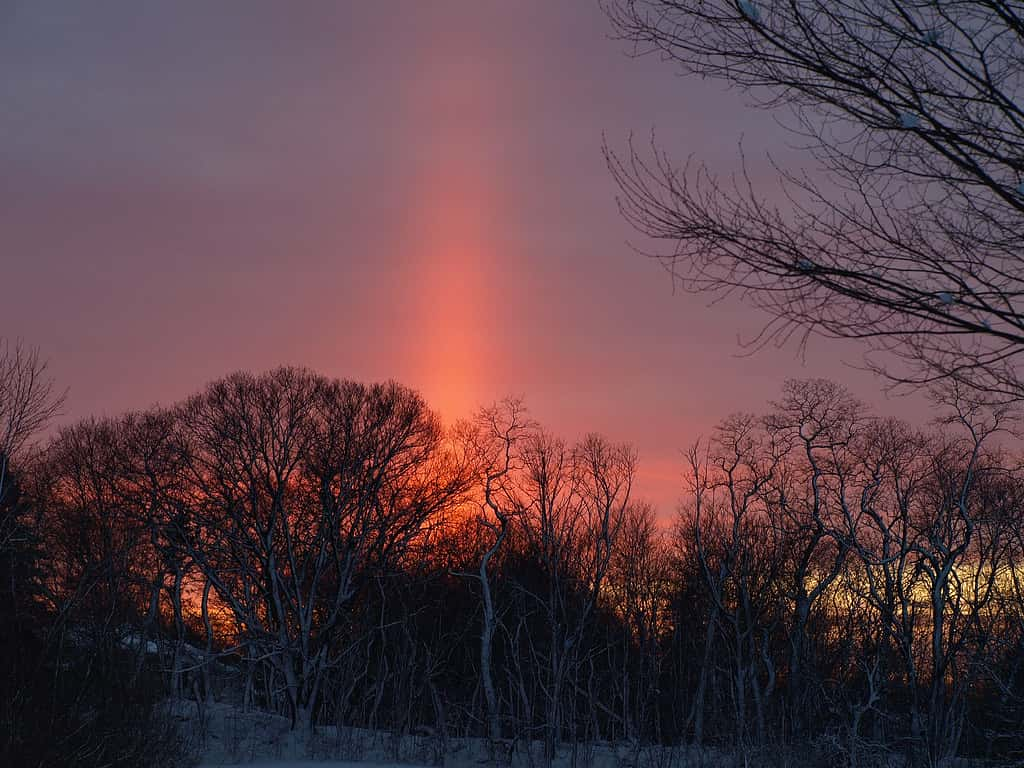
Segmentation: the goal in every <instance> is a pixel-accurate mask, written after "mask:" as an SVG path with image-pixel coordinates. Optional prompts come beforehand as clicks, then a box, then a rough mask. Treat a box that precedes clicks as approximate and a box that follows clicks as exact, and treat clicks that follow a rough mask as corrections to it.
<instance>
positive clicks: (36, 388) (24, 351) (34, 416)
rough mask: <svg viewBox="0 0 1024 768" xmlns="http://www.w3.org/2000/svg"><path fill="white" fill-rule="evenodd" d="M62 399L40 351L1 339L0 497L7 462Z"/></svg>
mask: <svg viewBox="0 0 1024 768" xmlns="http://www.w3.org/2000/svg"><path fill="white" fill-rule="evenodd" d="M63 402H64V394H63V393H60V392H58V391H57V390H56V389H55V388H54V383H53V379H52V378H51V377H50V376H49V373H48V372H47V363H46V361H45V360H42V359H41V358H40V357H39V350H38V349H35V348H29V347H25V346H24V345H23V344H22V343H21V342H14V343H13V344H12V343H11V342H10V341H8V340H7V339H3V338H0V499H2V498H3V494H4V485H5V481H6V479H7V472H8V465H9V463H10V461H11V460H12V459H13V458H14V457H15V456H16V455H17V453H18V452H19V451H20V450H21V449H22V448H23V447H24V445H25V443H26V442H27V441H28V440H29V439H30V438H31V437H32V436H33V435H35V434H37V433H39V432H40V431H41V430H42V429H43V428H44V427H45V426H46V425H47V423H48V422H49V421H50V420H51V419H52V418H53V417H54V416H55V415H57V413H58V411H59V410H60V407H61V405H62V404H63ZM0 544H2V539H0Z"/></svg>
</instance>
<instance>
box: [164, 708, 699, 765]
mask: <svg viewBox="0 0 1024 768" xmlns="http://www.w3.org/2000/svg"><path fill="white" fill-rule="evenodd" d="M176 710H177V711H175V712H174V715H175V716H176V717H177V718H179V719H180V721H181V723H182V725H183V729H184V731H185V732H186V733H187V734H189V737H190V739H191V740H192V743H193V747H194V749H195V751H196V752H197V753H198V754H199V755H200V763H199V765H200V767H201V768H215V767H220V766H235V765H246V766H254V767H257V768H325V766H347V767H351V768H416V767H418V768H436V767H437V766H444V768H480V766H483V765H488V764H490V765H495V764H497V765H501V766H504V767H505V768H539V766H541V765H543V764H544V761H543V759H542V755H541V753H542V747H541V744H540V743H539V742H536V743H534V744H533V745H532V748H531V750H530V753H531V754H528V753H527V749H526V745H525V744H519V745H518V746H517V749H516V750H515V751H514V752H513V754H512V755H511V756H509V755H508V754H505V755H502V756H500V757H499V758H498V759H497V760H495V759H492V758H491V756H490V755H489V754H488V750H487V745H486V743H485V742H484V741H483V740H482V739H453V740H451V741H450V742H449V744H448V749H447V752H444V751H443V750H442V748H441V743H440V740H439V739H438V738H436V737H435V736H432V735H405V736H401V737H399V736H395V735H392V734H389V733H383V732H373V731H367V730H364V729H358V728H342V729H340V730H339V729H336V728H334V727H318V728H317V729H316V732H315V733H313V734H311V735H309V736H302V735H300V734H298V733H295V732H293V731H291V730H290V728H289V723H288V720H287V719H286V718H283V717H278V716H275V715H271V714H267V713H262V712H250V713H244V712H242V711H241V710H240V709H238V708H237V707H234V706H231V705H228V704H212V705H209V706H208V707H207V708H206V712H205V713H204V715H203V717H201V718H200V717H199V715H198V713H197V712H196V710H195V706H194V704H184V705H180V706H179V707H177V708H176ZM507 746H508V745H506V747H505V749H506V751H507ZM706 757H707V756H706V755H695V754H692V753H691V754H687V753H686V751H685V750H680V749H662V748H631V747H630V746H629V745H618V746H613V745H607V744H603V745H587V746H579V747H576V748H575V749H574V748H571V747H568V746H563V747H562V748H561V749H560V750H559V753H558V756H557V758H556V760H555V761H554V767H555V768H685V767H687V766H707V765H711V763H709V762H707V761H706ZM702 758H705V759H702Z"/></svg>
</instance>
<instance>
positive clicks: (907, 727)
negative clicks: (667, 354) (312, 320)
mask: <svg viewBox="0 0 1024 768" xmlns="http://www.w3.org/2000/svg"><path fill="white" fill-rule="evenodd" d="M940 405H941V406H942V407H943V408H944V409H945V411H946V412H947V414H948V420H947V423H945V424H943V425H942V427H941V428H940V429H937V430H920V429H915V428H912V427H910V426H908V425H906V424H903V423H901V422H898V421H893V420H882V419H877V418H874V417H872V416H871V414H870V412H869V411H868V409H867V408H866V407H864V406H863V404H860V403H857V402H856V401H855V400H854V399H853V398H852V397H851V396H850V394H849V392H847V391H846V390H845V389H844V388H843V387H842V386H840V385H838V384H835V383H832V382H828V381H822V380H809V381H791V382H788V383H787V384H786V385H785V386H784V387H783V390H782V393H781V395H780V396H779V398H778V400H777V401H776V402H775V403H773V404H772V405H771V407H770V409H769V411H768V412H767V413H765V414H760V415H758V414H743V413H741V414H734V415H732V416H728V417H727V418H725V419H724V420H723V421H722V422H721V423H720V425H719V427H718V428H717V429H716V430H715V432H714V433H713V435H711V436H710V439H706V440H701V441H699V442H697V443H696V444H694V445H693V447H692V448H691V450H689V451H688V453H687V454H686V460H685V462H684V463H685V467H684V486H683V488H682V499H681V506H680V509H679V511H678V513H677V515H676V516H675V517H674V520H672V522H673V525H672V526H671V527H670V528H668V529H666V528H665V527H664V526H663V525H659V520H658V516H657V513H656V511H655V510H654V509H653V508H652V507H651V506H650V505H648V504H646V503H644V502H643V501H642V500H637V499H635V498H634V494H633V485H634V479H635V476H636V472H637V457H636V455H635V453H634V451H633V450H632V449H631V448H630V447H629V446H627V445H620V444H616V443H614V442H611V441H609V440H607V439H605V438H602V437H600V436H596V435H589V436H585V437H583V438H582V439H580V440H578V441H576V442H567V441H564V440H562V439H560V438H558V437H556V436H554V435H552V434H550V433H549V432H546V431H545V430H544V429H543V428H542V427H541V426H540V425H538V424H536V423H534V422H533V421H532V420H531V419H530V418H529V415H528V414H527V412H526V410H525V408H524V406H523V404H522V403H519V402H517V401H507V402H504V403H501V404H498V405H496V406H494V407H491V408H485V409H483V410H481V411H480V412H479V413H478V414H477V416H476V418H474V419H472V420H470V421H468V422H466V423H463V424H459V425H457V426H455V427H454V428H444V427H443V426H442V425H441V424H440V423H439V421H438V419H437V417H436V416H435V415H434V414H433V413H432V412H431V410H430V409H429V408H428V407H427V405H426V403H424V401H423V400H422V398H420V396H419V395H417V394H416V393H415V392H413V391H411V390H409V389H407V388H404V387H402V386H400V385H398V384H394V383H388V384H377V385H366V384H360V383H357V382H352V381H337V380H331V379H327V378H325V377H322V376H318V375H316V374H314V373H312V372H310V371H307V370H303V369H295V368H282V369H278V370H275V371H271V372H269V373H266V374H261V375H252V374H247V373H238V374H233V375H231V376H228V377H226V378H224V379H221V380H219V381H216V382H213V383H211V384H210V385H209V386H207V387H205V388H204V389H203V390H202V391H201V392H199V393H198V394H196V395H194V396H192V397H190V398H188V399H186V400H185V401H183V402H181V403H178V404H177V405H174V406H171V407H168V408H154V409H151V410H148V411H145V412H141V413H129V414H125V415H122V416H118V417H113V418H105V419H88V420H85V421H83V422H80V423H78V424H75V425H71V426H67V427H65V428H63V429H61V430H59V432H58V433H57V434H56V435H55V436H54V437H53V438H52V439H51V440H50V441H49V442H48V443H47V444H46V446H45V447H44V448H43V449H42V450H41V451H40V452H39V455H37V456H33V458H32V461H31V462H28V463H27V464H23V465H21V466H19V468H18V470H17V478H18V479H17V487H18V490H17V492H12V493H11V494H9V495H8V496H7V497H6V498H5V499H0V511H2V512H4V513H5V514H6V515H7V516H8V517H9V518H10V519H11V520H14V521H15V522H16V523H17V525H16V526H15V527H14V528H12V530H15V531H16V532H17V533H18V536H17V537H15V538H12V539H10V540H9V541H8V542H7V543H6V544H5V545H4V546H3V547H0V618H2V619H3V624H0V626H4V627H7V626H13V627H16V628H18V630H17V631H18V632H19V633H21V634H18V635H15V636H14V639H13V640H11V641H10V642H9V641H8V635H4V634H2V633H0V642H2V643H9V644H8V645H4V646H2V648H0V650H3V653H0V674H2V676H3V677H2V679H0V682H2V683H3V684H2V685H0V718H2V721H3V723H4V724H5V725H7V726H10V727H5V728H4V729H3V730H0V761H4V760H6V762H5V764H8V763H9V764H25V762H26V760H27V757H26V756H29V757H32V760H34V763H39V762H40V761H41V760H44V759H49V760H50V762H51V763H55V764H62V762H61V761H63V762H64V763H66V762H68V759H69V758H67V757H66V756H67V755H69V754H78V753H79V752H83V751H84V752H88V753H89V754H97V755H101V756H110V755H114V754H121V755H126V756H128V757H126V758H124V760H122V763H121V764H124V765H130V764H147V763H146V761H147V760H149V759H150V758H149V755H150V754H152V753H153V750H154V748H155V747H154V744H156V745H158V746H159V745H160V744H164V746H166V747H167V749H166V750H164V749H163V747H160V749H159V750H158V751H159V754H160V755H165V756H166V758H167V759H166V761H165V764H166V765H168V766H170V765H172V764H173V760H172V758H173V756H174V754H175V750H174V748H173V747H174V741H173V739H171V738H170V736H168V734H173V732H172V731H162V730H160V728H162V727H164V726H166V723H165V724H164V726H160V722H162V721H160V719H159V718H157V717H154V716H153V713H154V712H158V711H159V710H158V708H157V705H158V703H159V702H160V701H161V700H162V699H166V698H169V699H170V700H171V701H172V702H176V703H177V704H178V705H181V706H182V707H191V708H193V709H194V711H196V712H197V713H198V714H199V716H200V717H202V716H203V715H204V713H207V712H210V711H213V710H212V708H211V707H212V705H213V704H229V705H231V706H232V707H234V708H237V709H238V710H241V711H252V710H257V711H263V712H270V713H274V714H277V715H281V716H283V717H285V718H288V720H289V721H290V722H291V724H292V727H293V728H295V729H296V730H299V731H300V732H302V733H304V734H307V735H308V734H310V733H313V732H314V731H313V727H314V726H324V725H327V726H330V725H335V726H338V727H339V729H340V730H339V731H338V733H339V734H342V733H351V732H352V730H351V729H352V728H353V727H354V728H359V729H368V730H369V731H372V732H377V733H380V732H381V731H387V732H390V733H391V734H393V735H395V736H396V737H397V738H396V740H395V741H396V743H404V742H403V738H404V737H407V736H409V735H410V734H420V736H421V737H422V738H423V739H424V741H421V742H418V743H421V744H426V745H428V747H429V749H430V750H431V753H430V754H431V755H432V759H434V760H437V761H441V760H443V758H444V755H445V754H446V753H447V752H448V751H449V748H450V745H451V740H453V739H455V738H474V739H478V738H483V739H485V740H486V742H487V743H488V744H489V745H490V748H491V750H492V752H491V754H492V756H493V757H494V758H495V759H499V758H500V759H506V758H514V759H519V758H520V757H521V758H522V759H523V760H524V761H527V760H528V761H533V762H534V764H538V763H539V764H543V765H553V764H555V763H556V762H557V761H558V760H559V759H560V756H561V755H562V754H564V751H565V750H567V749H568V750H573V753H574V754H575V755H576V758H577V759H580V760H582V759H585V756H586V751H585V750H587V749H588V748H589V747H588V745H593V744H594V743H596V742H617V743H619V744H625V745H628V746H629V747H630V749H631V750H632V755H631V757H630V759H631V760H633V761H641V760H646V759H647V758H646V757H644V756H643V755H645V754H647V755H652V756H653V755H658V754H660V755H661V756H662V759H665V760H668V759H671V755H672V753H671V752H657V751H656V750H657V749H660V748H661V747H659V746H657V745H662V746H665V747H668V748H675V747H679V746H681V745H683V744H689V745H695V746H696V748H698V749H705V750H713V751H717V752H718V753H720V754H722V755H724V756H731V757H733V758H735V760H736V762H737V763H738V764H739V763H745V764H749V765H761V764H776V763H777V762H778V760H779V759H780V755H782V756H791V757H792V758H793V759H794V760H796V759H801V760H802V759H805V758H807V759H810V758H814V759H818V760H820V761H821V762H823V763H827V764H837V765H850V766H860V765H877V764H891V765H904V766H914V767H915V768H916V766H929V768H932V767H936V768H937V767H938V766H942V765H948V764H949V761H950V760H951V759H952V758H954V757H971V758H988V759H991V760H997V759H999V760H1003V761H1014V760H1015V761H1017V762H1019V760H1020V759H1021V757H1022V756H1024V738H1022V736H1021V734H1022V733H1024V579H1022V577H1021V575H1022V574H1024V538H1022V533H1021V526H1020V525H1019V509H1020V505H1021V503H1024V474H1022V472H1021V469H1020V467H1019V465H1018V463H1017V462H1015V461H1014V460H1013V457H1011V456H1007V455H1004V454H1003V453H1001V452H1000V451H999V450H998V448H997V446H996V445H995V444H994V442H993V438H994V436H996V435H997V434H998V432H999V430H1000V429H1001V428H1002V427H1003V426H1004V422H1003V419H1004V414H1003V413H1002V412H1001V411H999V410H998V409H991V408H982V407H979V406H977V405H973V404H971V403H970V401H969V400H965V399H964V398H962V397H959V396H958V395H957V393H956V392H955V391H954V392H953V394H952V395H951V396H950V397H948V398H947V399H946V401H945V402H944V403H941V404H940ZM12 487H14V485H12ZM12 510H13V511H12ZM661 522H665V518H664V517H663V518H662V521H661ZM125 691H128V692H131V696H130V697H129V699H128V701H127V703H125V704H124V706H122V701H123V697H124V695H125V694H124V692H125ZM55 712H56V713H60V717H61V718H63V719H61V720H60V721H59V722H57V721H52V720H48V719H47V718H53V717H55V715H53V713H55ZM40 713H44V714H40ZM49 722H56V726H55V727H58V728H59V729H61V730H60V731H59V732H60V733H63V734H66V737H65V738H63V739H62V740H57V741H55V740H53V739H52V738H50V737H49V735H48V733H47V732H46V729H45V728H43V727H42V726H41V725H40V724H41V723H49ZM363 732H364V733H365V731H363ZM7 733H17V734H19V736H18V737H17V738H10V737H7V738H6V740H4V738H5V737H4V734H7ZM424 734H425V735H424ZM165 738H166V739H168V740H167V741H166V743H165V742H163V741H161V739H165ZM643 750H655V751H653V752H649V753H647V752H643ZM516 753H518V754H516ZM47 755H50V756H52V755H58V756H59V757H47ZM351 756H352V755H351V753H350V754H349V757H351ZM129 758H130V760H134V761H135V762H134V763H132V762H130V760H129ZM901 758H902V759H901ZM161 759H162V758H161ZM418 759H421V760H422V759H425V755H423V754H420V756H419V758H418ZM650 759H651V760H653V759H655V758H654V757H651V758H650ZM109 760H113V758H112V757H111V758H109ZM773 761H774V762H773Z"/></svg>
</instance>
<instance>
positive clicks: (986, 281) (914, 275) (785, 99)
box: [604, 0, 1024, 400]
mask: <svg viewBox="0 0 1024 768" xmlns="http://www.w3.org/2000/svg"><path fill="white" fill-rule="evenodd" d="M604 5H605V8H606V11H607V12H608V14H609V16H610V18H611V20H612V22H613V24H614V25H615V28H616V29H617V31H618V33H619V34H620V35H621V36H622V37H623V38H624V39H626V40H628V41H629V42H630V43H632V44H633V45H634V50H635V51H636V52H637V53H646V52H649V51H654V52H656V53H658V54H660V55H661V56H663V57H664V58H666V59H668V60H670V61H671V62H673V63H675V64H677V65H679V66H680V67H681V68H682V69H683V70H684V71H686V72H689V73H697V74H699V75H701V76H710V77H713V78H717V79H721V80H724V81H725V82H727V83H729V84H730V85H734V86H738V87H739V88H741V89H743V90H744V91H745V92H746V93H747V94H748V95H749V96H750V97H751V99H752V100H753V102H754V104H755V105H756V106H758V107H761V108H767V109H772V110H778V109H780V108H787V112H786V114H788V115H789V116H790V118H791V120H790V122H789V127H790V128H791V129H792V130H793V131H794V132H795V133H796V134H797V135H798V137H799V138H800V139H801V140H802V141H803V142H804V144H805V146H806V148H807V151H808V153H809V154H808V157H809V159H810V160H812V161H813V163H814V164H815V165H816V166H817V168H816V170H814V171H808V172H804V171H799V170H794V169H787V170H780V171H779V173H780V184H781V189H782V193H783V194H782V195H775V196H774V200H775V202H772V199H771V198H770V197H768V196H765V195H763V194H761V193H759V192H758V191H757V190H756V189H755V186H754V184H753V183H752V182H751V180H750V178H749V176H748V174H747V172H746V166H745V165H744V172H743V174H742V175H741V176H740V177H739V178H737V177H735V176H734V177H733V178H732V180H731V181H730V180H723V179H719V178H718V177H717V176H716V175H715V174H714V173H713V172H712V171H710V170H708V169H707V168H705V167H704V166H702V165H701V164H699V163H696V162H692V161H691V162H688V163H687V164H686V166H685V167H684V168H681V169H680V168H678V167H676V165H675V164H674V163H673V162H672V161H671V160H670V159H669V157H668V156H667V154H665V153H664V152H663V151H660V150H659V149H658V148H657V147H655V148H654V152H653V156H651V157H644V155H643V154H642V153H640V152H638V151H636V150H635V149H634V148H633V147H632V146H631V147H630V149H629V151H628V152H627V153H626V154H625V156H620V155H618V154H616V153H615V152H614V151H612V150H610V149H607V150H606V152H607V158H608V162H609V166H610V168H611V170H612V173H613V174H614V176H615V178H616V180H617V181H618V183H619V187H620V190H621V196H620V204H621V208H622V210H623V212H624V214H625V215H626V217H627V218H628V219H629V220H630V221H631V222H632V223H633V225H634V226H635V227H636V228H637V229H638V230H639V231H641V232H642V233H644V234H646V235H648V236H650V237H652V238H656V239H661V240H668V241H670V242H671V243H673V245H672V247H671V250H669V251H668V252H667V253H665V252H662V253H660V257H661V258H663V259H665V261H666V263H667V264H668V265H669V267H670V269H671V270H672V272H673V274H674V275H675V277H676V278H677V279H678V281H679V283H680V285H682V286H684V287H685V288H686V289H689V290H693V291H699V292H711V293H712V294H717V295H726V294H735V295H738V296H740V297H742V298H743V299H745V300H747V301H749V302H751V303H752V304H754V305H755V306H757V307H759V308H761V309H762V310H764V311H765V312H767V313H768V315H769V317H770V321H769V322H768V323H767V325H766V326H765V327H764V329H763V330H762V332H761V334H760V335H759V336H758V337H757V339H756V340H755V344H765V343H773V342H774V343H784V342H785V341H786V340H787V339H789V338H791V337H792V336H793V335H794V334H796V335H797V336H799V337H802V338H803V339H804V340H806V335H807V334H809V333H812V332H815V333H821V334H824V335H825V336H829V337H840V338H856V339H864V340H866V341H867V343H868V344H869V345H870V347H869V348H870V350H871V352H872V353H873V354H870V355H869V359H868V364H869V365H870V366H872V367H874V368H875V369H876V370H879V371H882V372H884V373H887V374H888V375H889V376H890V377H891V378H893V379H894V380H895V381H897V382H908V381H909V382H926V381H936V380H939V379H954V380H957V381H960V382H963V383H966V384H967V385H969V386H971V387H973V388H975V389H977V390H979V391H984V392H986V393H987V394H988V395H989V397H991V398H993V399H1001V400H1019V399H1021V398H1022V397H1024V383H1022V381H1021V379H1020V376H1019V375H1018V372H1017V369H1016V362H1017V360H1018V358H1019V356H1020V355H1021V353H1022V351H1024V313H1022V308H1021V306H1020V301H1021V297H1022V293H1024V282H1022V279H1021V271H1020V250H1021V244H1022V239H1021V232H1022V231H1024V161H1022V160H1021V158H1022V157H1024V102H1022V101H1021V97H1022V90H1021V89H1022V87H1024V12H1022V9H1021V7H1020V4H1019V3H1015V2H1007V1H1006V0H968V1H967V2H959V3H948V2H942V0H918V1H917V2H911V3H876V2H868V1H867V0H840V1H839V2H833V1H832V0H829V1H828V2H825V1H824V0H800V2H791V3H766V2H759V1H758V0H710V1H709V2H700V3H692V2H683V1H680V0H606V2H605V3H604ZM898 361H902V363H909V366H907V365H897V362H898Z"/></svg>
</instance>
